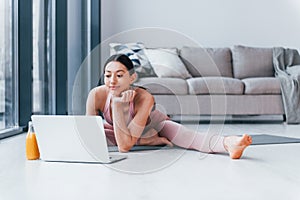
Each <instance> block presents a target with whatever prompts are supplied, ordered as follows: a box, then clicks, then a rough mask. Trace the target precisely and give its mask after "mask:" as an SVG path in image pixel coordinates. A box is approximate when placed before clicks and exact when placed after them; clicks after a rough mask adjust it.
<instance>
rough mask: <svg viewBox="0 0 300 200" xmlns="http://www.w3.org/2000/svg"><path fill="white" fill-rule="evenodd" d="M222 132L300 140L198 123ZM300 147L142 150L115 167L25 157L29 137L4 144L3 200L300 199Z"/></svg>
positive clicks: (0, 146) (276, 130) (267, 128)
mask: <svg viewBox="0 0 300 200" xmlns="http://www.w3.org/2000/svg"><path fill="white" fill-rule="evenodd" d="M186 126H188V127H190V128H192V129H195V130H198V131H206V130H214V131H219V132H220V134H224V135H228V134H242V133H248V134H273V135H281V136H290V137H297V138H300V125H286V124H283V123H233V124H225V125H224V124H200V125H196V124H191V123H188V124H186ZM299 152H300V143H298V144H281V145H253V146H250V147H249V148H248V149H247V150H246V151H245V153H244V155H243V157H242V159H240V160H231V159H230V158H229V157H228V156H227V155H224V154H203V153H199V152H196V151H187V150H182V149H168V150H156V151H140V152H131V153H127V154H128V159H126V160H123V161H120V162H117V163H114V164H110V165H100V164H79V163H77V164H76V163H54V162H43V161H26V160H25V134H21V135H18V136H15V137H11V138H7V139H4V140H1V141H0V199H1V200H2V199H3V200H12V199H16V200H17V199H30V200H34V199H51V200H53V199H130V200H133V199H230V200H232V199H243V200H245V199H251V200H253V199H264V200H265V199H275V200H276V199H278V200H279V199H280V200H281V199H289V200H293V199H295V200H296V199H297V200H298V199H300V191H299V185H300V157H299V155H298V154H299Z"/></svg>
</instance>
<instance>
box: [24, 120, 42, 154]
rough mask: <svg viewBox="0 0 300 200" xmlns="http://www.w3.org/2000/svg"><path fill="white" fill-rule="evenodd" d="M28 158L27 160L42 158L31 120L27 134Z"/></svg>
mask: <svg viewBox="0 0 300 200" xmlns="http://www.w3.org/2000/svg"><path fill="white" fill-rule="evenodd" d="M26 158H27V160H36V159H39V158H40V151H39V147H38V145H37V140H36V137H35V132H34V128H33V124H32V122H31V121H29V122H28V133H27V136H26Z"/></svg>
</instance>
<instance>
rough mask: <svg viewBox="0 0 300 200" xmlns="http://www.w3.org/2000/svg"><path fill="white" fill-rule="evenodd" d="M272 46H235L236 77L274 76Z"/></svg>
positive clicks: (234, 72) (233, 56) (233, 50)
mask: <svg viewBox="0 0 300 200" xmlns="http://www.w3.org/2000/svg"><path fill="white" fill-rule="evenodd" d="M272 54H273V50H272V48H256V47H245V46H241V45H237V46H234V47H233V49H232V60H233V76H234V78H239V79H242V78H250V77H272V76H274V68H273V58H272V56H273V55H272Z"/></svg>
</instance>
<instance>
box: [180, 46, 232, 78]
mask: <svg viewBox="0 0 300 200" xmlns="http://www.w3.org/2000/svg"><path fill="white" fill-rule="evenodd" d="M179 55H180V57H181V59H182V61H183V62H184V64H185V65H186V68H187V69H188V70H189V72H190V74H191V75H192V76H193V77H200V76H224V77H232V76H233V74H232V64H231V60H232V59H231V51H230V49H229V48H201V47H183V48H182V49H181V50H180V53H179Z"/></svg>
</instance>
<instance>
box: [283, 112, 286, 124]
mask: <svg viewBox="0 0 300 200" xmlns="http://www.w3.org/2000/svg"><path fill="white" fill-rule="evenodd" d="M282 116H283V122H286V115H285V114H283V115H282Z"/></svg>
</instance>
